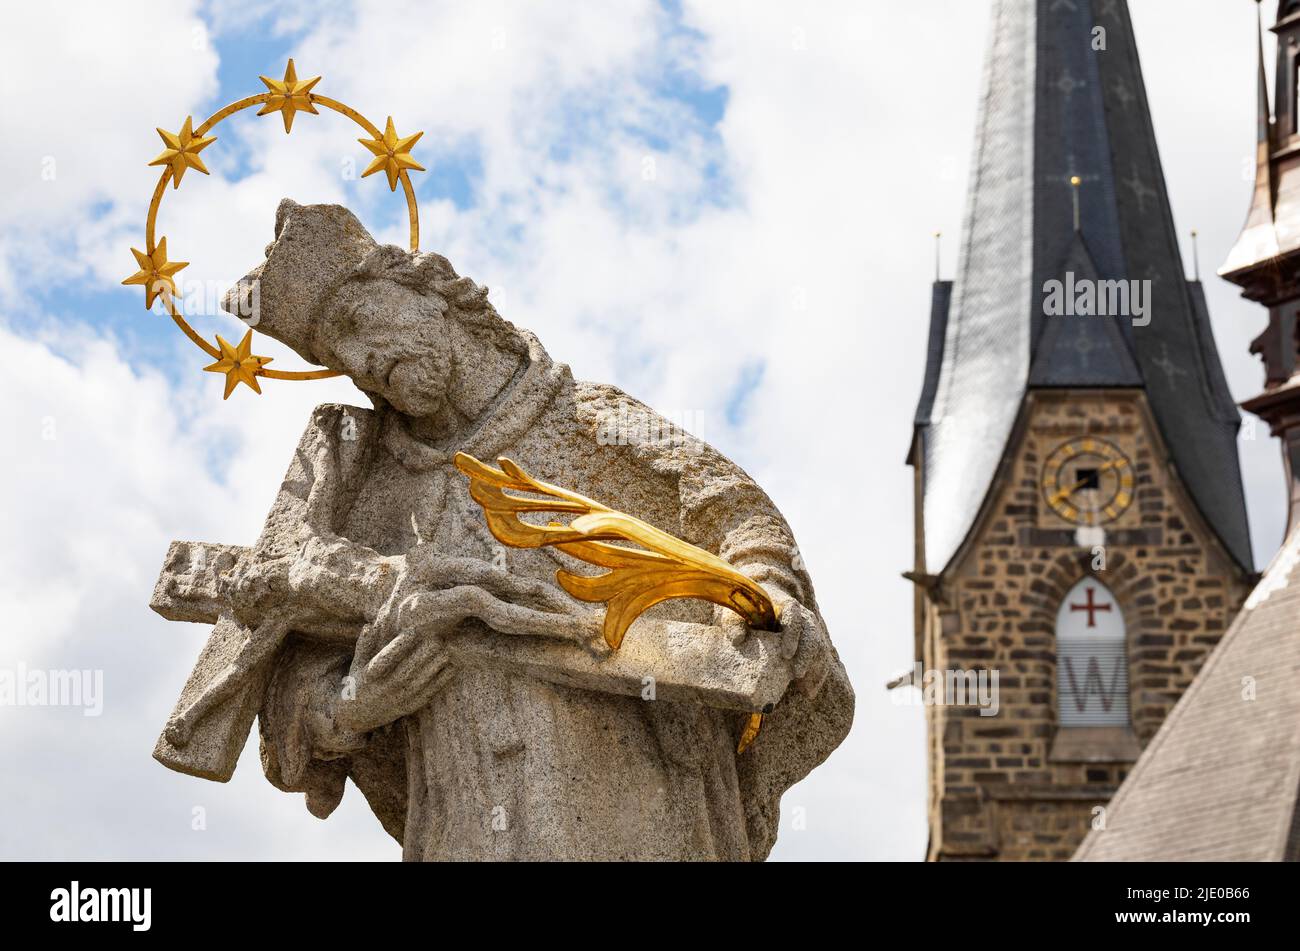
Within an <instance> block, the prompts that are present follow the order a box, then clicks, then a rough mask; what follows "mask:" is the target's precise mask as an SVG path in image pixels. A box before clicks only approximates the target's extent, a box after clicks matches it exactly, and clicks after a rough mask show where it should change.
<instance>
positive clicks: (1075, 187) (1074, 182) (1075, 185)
mask: <svg viewBox="0 0 1300 951" xmlns="http://www.w3.org/2000/svg"><path fill="white" fill-rule="evenodd" d="M1082 184H1083V179H1082V178H1080V177H1079V176H1078V175H1071V176H1070V194H1071V196H1072V197H1073V198H1074V230H1075V231H1080V230H1082V229H1081V228H1080V225H1079V186H1080V185H1082Z"/></svg>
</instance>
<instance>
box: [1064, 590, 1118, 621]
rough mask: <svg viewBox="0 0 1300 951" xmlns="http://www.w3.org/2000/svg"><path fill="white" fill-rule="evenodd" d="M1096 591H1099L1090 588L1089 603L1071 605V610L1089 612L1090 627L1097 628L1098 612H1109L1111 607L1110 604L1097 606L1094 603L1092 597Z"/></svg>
mask: <svg viewBox="0 0 1300 951" xmlns="http://www.w3.org/2000/svg"><path fill="white" fill-rule="evenodd" d="M1096 590H1097V589H1096V588H1089V589H1088V603H1087V604H1072V605H1070V610H1071V611H1087V612H1088V626H1089V627H1096V626H1097V612H1098V611H1109V610H1110V609H1111V606H1110V605H1109V604H1097V603H1096V602H1095V601H1093V599H1092V596H1093V593H1094V592H1095V591H1096Z"/></svg>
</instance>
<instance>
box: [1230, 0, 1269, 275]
mask: <svg viewBox="0 0 1300 951" xmlns="http://www.w3.org/2000/svg"><path fill="white" fill-rule="evenodd" d="M1255 23H1256V26H1255V30H1256V39H1257V42H1258V47H1259V76H1258V92H1257V97H1256V98H1257V101H1256V113H1257V114H1256V131H1255V191H1254V194H1253V195H1252V197H1251V202H1250V211H1249V212H1247V214H1246V224H1245V225H1244V226H1243V227H1242V229H1241V235H1240V236H1239V237H1238V238H1237V243H1236V244H1235V245H1233V247H1232V250H1231V251H1229V252H1228V258H1227V260H1226V261H1224V263H1223V267H1222V268H1221V269H1220V270H1219V274H1220V276H1222V277H1224V278H1226V279H1227V280H1229V281H1234V282H1235V283H1240V280H1238V278H1240V277H1242V276H1243V275H1245V274H1247V273H1249V271H1250V270H1251V269H1252V268H1253V267H1254V266H1255V265H1257V264H1258V263H1259V262H1260V261H1265V260H1270V259H1272V258H1274V257H1276V256H1277V253H1278V244H1277V232H1276V230H1275V227H1274V224H1275V222H1274V216H1273V202H1274V200H1275V198H1274V196H1275V194H1276V192H1275V191H1274V188H1273V140H1274V134H1273V118H1272V107H1271V106H1270V105H1269V99H1268V70H1267V69H1266V67H1265V59H1264V20H1263V9H1262V6H1261V0H1255ZM1279 55H1281V54H1280V53H1279ZM1279 69H1280V68H1279ZM1279 75H1281V72H1280V71H1279ZM1284 95H1285V90H1279V91H1278V97H1279V98H1278V101H1279V103H1281V101H1282V97H1283V96H1284Z"/></svg>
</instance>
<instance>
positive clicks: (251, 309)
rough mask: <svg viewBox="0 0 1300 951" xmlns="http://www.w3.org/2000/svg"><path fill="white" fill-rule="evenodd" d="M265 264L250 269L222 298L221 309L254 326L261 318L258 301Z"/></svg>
mask: <svg viewBox="0 0 1300 951" xmlns="http://www.w3.org/2000/svg"><path fill="white" fill-rule="evenodd" d="M265 266H266V265H265V264H259V265H258V266H257V267H255V268H253V270H251V271H249V272H248V273H247V274H245V275H244V276H243V277H242V278H240V280H239V282H238V283H237V284H235V286H234V287H232V288H231V289H230V290H228V291H226V295H225V296H224V297H223V298H222V299H221V309H222V310H224V311H225V312H226V313H228V314H234V315H235V316H236V317H238V318H240V319H241V320H243V321H246V322H247V323H249V324H250V325H252V326H256V325H257V321H258V318H259V314H258V313H257V311H258V303H259V299H260V296H261V295H260V294H259V291H260V288H259V287H258V280H259V279H260V278H261V276H262V269H263V268H264V267H265Z"/></svg>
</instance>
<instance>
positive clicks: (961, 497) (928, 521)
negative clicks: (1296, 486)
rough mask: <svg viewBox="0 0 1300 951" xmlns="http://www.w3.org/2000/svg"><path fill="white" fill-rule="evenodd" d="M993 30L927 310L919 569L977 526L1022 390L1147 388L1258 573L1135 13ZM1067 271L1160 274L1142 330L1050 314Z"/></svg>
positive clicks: (1242, 558) (1020, 13) (1230, 427)
mask: <svg viewBox="0 0 1300 951" xmlns="http://www.w3.org/2000/svg"><path fill="white" fill-rule="evenodd" d="M991 24H992V25H991V37H990V43H989V52H988V56H987V59H986V63H985V73H984V82H983V91H982V96H981V103H980V118H979V122H978V125H977V130H976V143H975V156H974V161H973V163H972V182H971V189H970V195H969V199H968V202H969V204H968V207H967V212H966V225H965V233H964V237H963V243H962V248H961V255H960V260H959V263H958V271H957V276H956V280H955V282H954V284H953V287H952V288H951V290H950V292H949V293H950V299H949V301H948V304H947V306H946V307H943V308H937V307H936V308H932V311H933V312H932V316H931V337H932V338H933V336H934V334H935V333H936V332H942V334H943V345H942V346H941V347H938V346H935V344H934V341H933V339H932V340H931V345H930V348H929V350H930V363H929V365H928V366H927V369H926V382H925V386H924V392H923V394H922V399H921V403H920V405H919V406H918V409H917V416H916V425H917V427H918V432H917V437H918V439H917V444H919V446H920V447H921V448H920V459H919V464H920V465H922V467H923V491H924V503H923V504H924V511H925V554H926V561H927V565H926V569H927V570H928V571H929V572H931V573H938V572H940V571H941V570H942V569H943V568H945V567H946V566H947V564H948V563H949V561H950V560H951V559H952V557H953V555H954V554H955V553H956V552H957V550H958V548H959V547H960V545H961V543H962V541H963V540H964V539H965V537H966V535H967V533H968V532H969V530H970V528H971V526H972V524H973V522H974V520H975V517H976V515H977V514H978V512H979V509H980V506H981V504H982V502H983V500H984V497H985V494H986V493H987V491H988V489H989V486H990V485H991V483H992V481H993V478H994V474H995V471H996V468H997V465H998V462H999V461H1000V459H1001V457H1002V454H1003V452H1004V451H1005V449H1006V446H1007V440H1008V438H1009V436H1010V434H1011V430H1012V427H1013V425H1014V423H1015V420H1016V417H1017V414H1018V412H1019V409H1020V406H1021V403H1022V400H1023V397H1024V395H1025V392H1026V390H1027V389H1029V388H1031V387H1062V386H1070V387H1089V386H1091V387H1101V386H1141V387H1143V388H1145V390H1146V392H1147V398H1148V400H1149V402H1150V404H1151V407H1152V410H1153V412H1154V415H1155V418H1156V421H1157V423H1158V425H1159V427H1160V430H1161V432H1162V435H1163V437H1164V442H1165V444H1166V445H1167V446H1168V447H1169V449H1170V452H1171V454H1172V456H1173V461H1174V464H1175V467H1176V468H1177V470H1178V473H1179V475H1180V476H1181V477H1182V480H1183V482H1184V484H1185V485H1186V486H1187V488H1188V491H1189V492H1190V494H1191V496H1192V498H1193V499H1194V500H1195V502H1196V504H1197V506H1198V507H1199V509H1200V511H1201V513H1202V514H1203V515H1204V516H1205V518H1206V520H1207V522H1208V523H1209V525H1210V526H1211V527H1212V528H1213V530H1214V531H1215V532H1216V533H1217V535H1218V536H1219V538H1220V539H1221V540H1222V542H1223V544H1224V547H1225V548H1226V549H1227V551H1228V552H1229V553H1230V554H1231V556H1232V557H1233V558H1234V559H1235V560H1236V561H1237V562H1238V564H1239V565H1240V566H1241V568H1242V569H1243V570H1245V571H1249V570H1251V564H1252V561H1251V551H1250V535H1249V531H1248V529H1247V523H1246V507H1245V498H1244V493H1243V490H1242V482H1241V470H1240V467H1239V463H1238V459H1237V447H1236V434H1237V429H1238V427H1239V426H1240V416H1239V414H1238V412H1237V409H1236V406H1235V404H1234V403H1233V400H1232V396H1231V394H1230V393H1229V391H1228V388H1227V385H1226V382H1225V381H1224V377H1223V371H1222V367H1221V366H1220V364H1219V359H1218V353H1217V351H1216V349H1215V346H1214V338H1213V336H1212V334H1211V332H1210V324H1209V318H1208V314H1207V313H1206V309H1205V301H1204V295H1203V293H1202V290H1201V288H1200V286H1199V285H1198V284H1194V283H1192V282H1188V281H1187V280H1186V278H1185V276H1184V271H1183V264H1182V258H1181V255H1180V253H1179V248H1178V241H1177V237H1176V233H1175V231H1174V222H1173V215H1172V212H1171V210H1170V207H1169V200H1168V196H1167V194H1166V190H1165V181H1164V173H1163V171H1162V168H1161V165H1160V157H1159V154H1158V151H1157V148H1156V141H1155V133H1154V130H1153V128H1152V125H1151V117H1150V112H1149V109H1148V105H1147V100H1146V91H1145V87H1144V85H1143V82H1142V73H1141V67H1140V65H1139V62H1138V54H1137V47H1136V43H1135V40H1134V37H1133V30H1132V23H1131V21H1130V18H1129V13H1128V7H1127V5H1126V3H1125V2H1124V0H1117V2H1113V3H1111V2H1105V0H1102V2H1097V0H1093V2H1090V0H1072V2H1070V3H1063V2H1060V0H994V3H993V10H992V18H991ZM1098 25H1099V26H1104V27H1105V28H1106V31H1107V49H1106V52H1104V53H1095V52H1093V50H1092V47H1091V43H1092V31H1093V28H1094V26H1098ZM1073 176H1078V177H1079V178H1080V179H1081V183H1080V185H1079V186H1078V189H1077V191H1078V198H1079V224H1080V228H1079V231H1078V232H1076V231H1075V228H1074V205H1073V201H1074V197H1073V194H1072V193H1073V192H1074V191H1075V189H1074V186H1072V185H1071V184H1070V179H1071V177H1073ZM1067 272H1073V273H1074V274H1075V276H1076V278H1079V277H1082V276H1084V275H1085V274H1087V275H1091V276H1095V277H1097V278H1100V279H1104V280H1138V281H1148V280H1149V281H1151V282H1152V283H1151V304H1152V309H1151V320H1150V323H1149V325H1147V326H1143V327H1135V326H1134V325H1133V322H1132V320H1131V319H1114V318H1104V317H1103V318H1098V317H1056V316H1052V317H1049V316H1046V315H1045V313H1044V307H1043V287H1044V284H1045V282H1047V281H1048V280H1053V279H1058V280H1064V278H1065V275H1066V273H1067ZM937 296H938V295H937V293H936V300H937ZM937 325H941V326H939V327H938V329H936V326H937ZM936 360H937V363H936V362H935V361H936Z"/></svg>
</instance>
